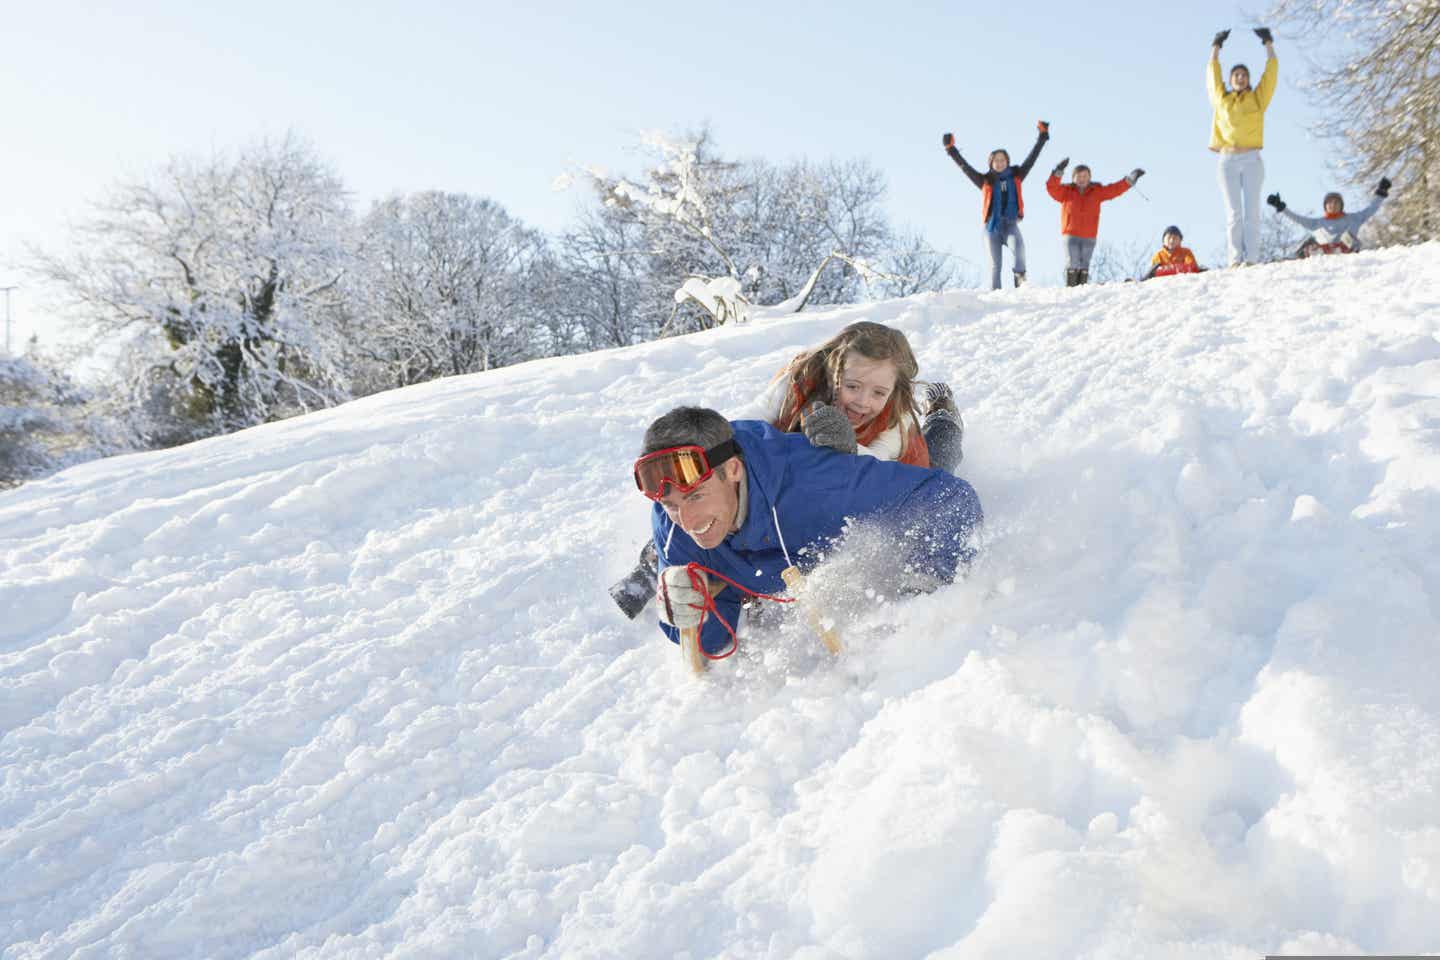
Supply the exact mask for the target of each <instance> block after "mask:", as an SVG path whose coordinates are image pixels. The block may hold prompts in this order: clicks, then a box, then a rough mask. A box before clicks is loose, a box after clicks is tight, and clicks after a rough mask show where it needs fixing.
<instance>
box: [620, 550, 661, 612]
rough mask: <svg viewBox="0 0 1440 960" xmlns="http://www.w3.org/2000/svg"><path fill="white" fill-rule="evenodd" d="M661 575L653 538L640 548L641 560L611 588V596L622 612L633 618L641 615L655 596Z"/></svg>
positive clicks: (658, 556)
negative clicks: (657, 581)
mask: <svg viewBox="0 0 1440 960" xmlns="http://www.w3.org/2000/svg"><path fill="white" fill-rule="evenodd" d="M659 576H660V555H659V554H658V553H657V552H656V550H655V542H654V541H653V540H652V541H650V542H649V543H647V544H645V546H644V547H643V548H642V549H641V550H640V562H639V563H637V564H636V565H635V569H634V570H631V571H630V572H629V573H628V574H626V575H625V579H623V580H621V581H619V582H618V583H616V584H615V585H614V586H612V587H611V588H610V596H611V597H613V598H614V599H615V603H616V605H617V606H619V608H620V612H621V613H623V614H625V616H627V617H629V618H630V619H631V620H634V619H635V618H636V617H638V616H640V611H642V610H644V609H645V606H646V604H648V603H649V602H650V601H651V600H653V599H654V598H655V581H656V579H657V578H658V577H659Z"/></svg>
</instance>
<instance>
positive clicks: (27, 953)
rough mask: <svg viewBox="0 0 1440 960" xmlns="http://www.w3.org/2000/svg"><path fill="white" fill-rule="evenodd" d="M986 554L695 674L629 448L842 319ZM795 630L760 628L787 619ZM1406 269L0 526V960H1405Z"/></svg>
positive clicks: (1431, 863)
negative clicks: (833, 632)
mask: <svg viewBox="0 0 1440 960" xmlns="http://www.w3.org/2000/svg"><path fill="white" fill-rule="evenodd" d="M862 318H865V319H872V320H878V321H882V322H886V323H891V324H894V325H896V326H898V327H900V328H901V329H903V330H904V331H905V332H906V333H907V334H908V335H909V337H910V339H911V342H912V344H913V345H914V346H915V348H916V351H917V353H918V355H919V357H920V361H921V370H922V375H923V376H925V377H927V378H934V379H942V380H946V381H948V382H949V383H951V384H952V386H953V387H954V389H955V394H956V397H957V399H958V401H959V403H960V405H961V407H962V409H963V410H964V413H965V418H966V422H967V426H968V431H967V434H966V442H965V453H966V456H965V461H964V463H963V465H962V467H961V469H960V473H961V474H962V475H963V476H965V477H966V478H967V479H968V480H970V481H971V482H972V483H973V484H974V486H975V487H976V489H977V490H978V492H979V494H980V496H981V499H982V501H983V503H984V505H985V508H986V513H987V516H988V523H987V527H986V534H985V540H986V543H985V548H984V552H983V555H982V559H981V560H980V561H979V563H978V564H977V565H976V566H975V568H974V569H973V571H972V573H971V575H970V576H969V578H968V579H966V580H964V581H963V582H960V583H957V584H955V585H952V586H948V587H945V588H943V589H941V590H939V591H938V592H936V593H934V594H932V595H928V596H923V597H920V598H917V599H913V600H907V601H903V602H900V601H895V600H891V599H888V598H885V597H883V596H880V595H879V594H877V593H876V592H875V591H874V590H873V589H871V588H869V587H868V586H867V585H866V576H865V571H866V569H867V564H868V563H873V562H875V560H874V557H867V556H866V555H865V552H864V551H863V550H862V549H861V547H860V545H856V547H855V548H854V552H853V555H847V554H846V552H845V551H844V550H841V551H840V552H839V555H837V556H836V558H835V559H834V560H833V562H832V564H831V565H830V566H828V567H822V568H821V570H820V571H818V572H817V573H816V575H815V576H814V578H813V579H814V580H815V582H816V589H817V590H818V591H820V592H821V594H822V595H823V596H826V597H829V598H830V599H829V601H828V602H829V604H830V606H831V610H832V615H833V616H834V617H835V618H836V620H837V622H838V623H839V626H840V629H841V632H842V634H843V635H844V636H845V638H846V642H847V644H848V649H847V651H846V652H845V653H844V654H843V655H842V656H841V657H840V658H839V659H832V658H830V656H829V655H828V654H827V653H825V652H824V650H823V649H822V648H821V647H820V644H819V642H818V641H817V640H816V639H815V638H814V637H813V636H812V635H810V634H809V633H808V630H807V628H806V627H805V626H804V624H803V623H791V622H789V621H788V619H786V618H785V617H780V618H779V619H780V622H779V623H777V624H771V625H768V626H762V627H759V628H756V629H753V630H747V632H746V633H745V634H744V635H742V641H741V648H740V653H739V654H738V655H737V656H736V657H734V658H732V659H731V660H728V661H724V662H722V663H719V664H717V665H716V666H715V667H714V668H713V669H712V670H711V671H710V673H709V675H708V676H706V677H705V678H703V679H701V680H694V679H691V678H689V677H688V676H687V675H686V673H685V672H684V670H683V669H682V666H681V661H680V656H679V653H678V651H677V649H676V648H675V647H673V646H672V645H670V644H669V643H667V642H665V641H664V640H663V639H662V637H661V635H660V633H659V631H658V630H657V629H656V628H655V625H654V621H653V616H650V615H647V616H645V617H644V618H642V620H641V621H638V622H635V623H631V622H629V621H626V620H624V619H623V618H622V617H621V616H620V615H619V613H618V612H617V611H616V609H615V608H614V607H613V605H612V603H611V601H610V599H609V597H608V596H607V594H606V591H605V588H606V587H607V586H608V584H610V583H611V582H612V581H613V580H615V579H618V578H619V577H620V576H621V575H623V574H624V573H625V572H626V571H627V570H628V569H629V567H630V565H631V564H632V563H633V561H634V558H635V555H636V551H637V549H638V547H639V545H640V543H641V542H642V540H643V538H644V537H645V536H646V531H647V529H648V521H647V512H648V511H647V507H648V504H647V502H646V501H644V500H643V499H642V498H641V497H640V496H639V495H638V494H637V493H636V491H635V489H634V486H633V482H632V480H631V477H630V472H629V466H630V461H631V458H632V457H633V456H634V454H635V452H636V448H637V447H638V445H639V442H640V436H641V433H642V432H643V430H644V427H645V425H646V424H647V423H648V422H649V421H650V420H651V419H652V418H654V417H655V416H657V415H659V414H660V413H662V412H664V411H665V410H667V409H669V408H670V407H672V406H674V405H677V404H679V403H681V402H700V403H704V404H707V405H710V406H714V407H717V408H719V409H721V410H724V411H726V412H728V413H731V414H735V415H740V414H754V413H756V412H757V410H756V398H758V397H760V396H761V395H762V394H763V393H764V391H765V388H766V385H767V383H768V381H769V379H770V377H771V376H772V375H773V374H774V373H775V372H776V371H777V370H778V369H779V368H780V366H781V365H782V364H783V363H784V362H785V361H786V360H787V359H789V358H790V357H791V356H792V355H793V354H794V353H796V352H797V351H798V350H799V349H801V348H802V347H804V346H807V345H812V344H815V343H818V342H819V341H821V340H822V339H824V338H826V337H828V336H829V335H830V334H831V333H833V332H834V331H836V330H837V329H838V328H839V327H840V326H841V325H843V324H845V323H848V322H850V321H853V320H857V319H862ZM796 619H797V620H798V619H799V618H798V617H797V618H796ZM1437 620H1440V245H1436V244H1430V245H1428V246H1425V247H1420V248H1412V249H1407V250H1398V249H1397V250H1383V251H1375V252H1369V253H1363V254H1359V255H1356V256H1346V257H1331V258H1324V259H1320V260H1310V261H1304V262H1299V263H1291V264H1277V265H1269V266H1261V267H1253V268H1248V269H1244V270H1234V271H1226V272H1217V273H1208V274H1203V275H1199V276H1193V277H1177V278H1169V279H1163V280H1156V281H1151V282H1148V283H1143V284H1121V285H1113V286H1105V287H1088V288H1080V289H1075V290H1061V289H1042V288H1030V289H1025V290H1021V291H1005V292H1002V293H990V292H985V293H978V292H974V291H957V292H950V293H946V294H943V295H922V296H917V297H912V298H910V299H906V300H900V301H893V302H887V303H882V304H874V305H865V306H856V307H849V308H843V309H836V310H830V311H826V312H812V313H805V314H801V315H796V316H788V317H779V316H775V315H773V314H772V315H769V316H766V315H764V314H763V313H762V314H760V315H759V316H758V317H757V319H756V320H755V321H754V322H752V323H750V324H747V325H742V326H735V327H728V328H724V329H719V330H715V331H711V332H708V333H703V334H696V335H692V336H687V337H683V338H678V339H673V340H666V341H662V342H657V343H650V344H645V345H642V346H637V347H633V348H629V349H624V350H616V351H609V352H602V353H595V354H588V355H584V356H578V357H567V358H560V359H555V360H548V361H541V362H535V363H529V364H524V365H522V366H517V367H511V368H507V369H502V370H497V371H493V372H490V373H485V374H479V375H475V376H470V377H461V378H456V379H450V380H444V381H440V382H436V383H431V384H426V385H422V386H417V387H413V388H409V389H405V390H400V391H396V392H393V393H388V394H384V395H380V396H375V397H371V398H368V399H365V400H361V401H358V402H355V403H350V404H347V405H345V406H343V407H340V408H337V409H334V410H330V411H325V412H322V413H318V414H315V415H311V416H307V417H303V418H299V419H295V420H291V421H287V422H283V423H277V424H273V425H269V426H264V427H260V428H257V429H253V430H249V431H246V432H244V433H241V434H236V435H233V436H229V437H224V438H219V439H215V440H212V441H206V442H202V443H197V444H193V445H190V446H187V447H182V448H178V449H174V450H169V451H164V452H156V453H149V454H143V455H136V456H129V457H122V458H116V459H111V460H106V461H102V462H96V463H91V464H87V465H84V466H81V467H78V468H74V469H71V470H69V471H66V472H64V473H62V474H59V475H57V476H55V477H53V478H51V479H49V480H46V481H43V482H36V483H32V484H29V485H26V486H24V487H21V488H19V489H18V490H15V491H11V492H8V493H5V494H0V956H3V957H4V958H5V960H35V958H60V957H65V958H72V957H73V958H101V957H106V958H109V957H145V958H171V957H173V958H181V957H187V958H188V957H206V958H237V957H249V958H282V957H284V958H292V957H299V958H308V960H318V958H372V957H374V958H378V957H387V958H420V957H484V958H517V960H518V958H562V957H563V958H617V957H623V958H632V960H633V958H651V957H654V958H660V957H664V958H673V957H689V958H702V957H724V958H773V960H779V958H799V960H831V958H856V960H859V958H882V957H886V958H888V957H931V958H933V960H970V958H982V957H986V958H988V957H997V958H998V957H1021V956H1023V957H1030V958H1036V957H1040V958H1045V957H1055V958H1060V957H1066V958H1070V957H1085V958H1110V957H1114V958H1119V957H1136V956H1146V957H1176V958H1191V957H1197V958H1198V957H1226V958H1241V957H1244V958H1254V957H1256V956H1259V955H1264V954H1267V953H1269V954H1275V953H1287V952H1288V953H1339V952H1356V951H1366V952H1371V953H1382V954H1383V953H1389V954H1396V953H1406V952H1418V951H1421V950H1427V949H1434V948H1435V946H1436V945H1437V944H1440V683H1437V678H1440V629H1437Z"/></svg>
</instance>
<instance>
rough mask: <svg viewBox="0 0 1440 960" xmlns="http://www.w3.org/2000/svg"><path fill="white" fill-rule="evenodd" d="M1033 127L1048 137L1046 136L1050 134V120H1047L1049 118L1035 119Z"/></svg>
mask: <svg viewBox="0 0 1440 960" xmlns="http://www.w3.org/2000/svg"><path fill="white" fill-rule="evenodd" d="M1035 129H1036V130H1039V131H1040V132H1041V133H1043V134H1045V135H1046V136H1047V137H1048V136H1049V135H1050V121H1049V120H1036V121H1035Z"/></svg>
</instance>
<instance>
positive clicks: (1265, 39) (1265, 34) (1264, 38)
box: [1255, 27, 1275, 43]
mask: <svg viewBox="0 0 1440 960" xmlns="http://www.w3.org/2000/svg"><path fill="white" fill-rule="evenodd" d="M1255 36H1257V37H1259V38H1260V42H1261V43H1274V42H1275V37H1274V36H1273V35H1271V33H1270V28H1269V27H1256V28H1255Z"/></svg>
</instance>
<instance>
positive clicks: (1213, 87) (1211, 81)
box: [1205, 30, 1230, 107]
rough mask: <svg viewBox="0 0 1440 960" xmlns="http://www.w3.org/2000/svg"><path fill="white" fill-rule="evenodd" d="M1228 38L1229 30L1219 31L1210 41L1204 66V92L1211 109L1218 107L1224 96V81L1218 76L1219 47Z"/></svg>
mask: <svg viewBox="0 0 1440 960" xmlns="http://www.w3.org/2000/svg"><path fill="white" fill-rule="evenodd" d="M1228 36H1230V31H1229V30H1221V31H1220V32H1219V33H1217V34H1215V39H1213V40H1211V41H1210V62H1209V63H1207V64H1206V65H1205V92H1206V94H1208V95H1209V97H1210V106H1211V107H1218V106H1219V105H1220V101H1221V99H1222V98H1224V96H1225V81H1224V80H1223V79H1222V78H1221V75H1220V47H1221V46H1223V45H1224V43H1225V38H1226V37H1228Z"/></svg>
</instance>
